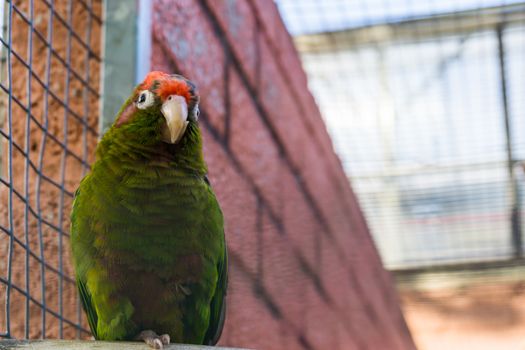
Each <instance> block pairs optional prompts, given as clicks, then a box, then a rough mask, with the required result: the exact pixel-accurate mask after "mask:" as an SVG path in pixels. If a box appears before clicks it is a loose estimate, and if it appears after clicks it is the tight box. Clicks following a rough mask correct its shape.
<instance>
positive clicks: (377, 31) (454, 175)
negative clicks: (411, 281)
mask: <svg viewBox="0 0 525 350" xmlns="http://www.w3.org/2000/svg"><path fill="white" fill-rule="evenodd" d="M277 4H278V6H279V8H280V10H281V14H282V15H283V18H284V20H285V22H286V23H287V26H288V28H289V29H290V30H291V32H292V34H294V36H295V41H296V44H297V47H298V49H299V51H300V53H301V56H302V59H303V65H304V68H305V69H306V71H307V73H308V76H309V84H310V88H311V90H312V92H313V93H314V95H315V97H316V99H317V102H318V104H319V105H320V108H321V110H322V112H323V116H324V118H325V120H326V123H327V126H328V129H329V132H330V133H331V134H332V137H333V140H334V145H335V148H336V150H337V152H338V153H339V155H340V157H341V159H342V161H343V164H344V166H345V169H346V170H347V173H348V175H349V177H350V178H351V180H352V184H353V187H354V189H355V190H356V192H357V193H358V196H359V199H360V202H361V205H362V207H363V209H364V211H365V214H366V216H367V218H368V221H369V223H370V226H371V229H372V233H373V235H374V237H375V240H376V243H377V245H378V247H379V248H380V251H381V253H382V257H383V259H384V262H385V263H386V265H387V266H388V267H390V268H394V269H406V268H417V267H421V266H439V265H442V264H458V263H467V262H485V261H493V260H509V261H511V260H512V261H515V259H518V260H517V261H521V259H522V257H523V253H522V252H523V242H522V239H521V231H522V223H521V222H522V221H523V220H522V217H523V206H522V202H523V188H522V187H523V180H524V176H523V167H522V166H523V161H524V159H525V139H524V138H523V135H522V134H523V133H521V132H520V130H523V127H524V123H525V114H524V113H523V111H524V110H525V109H524V105H525V98H524V96H525V91H524V89H523V86H525V64H524V62H525V3H523V2H517V1H500V0H490V1H480V0H477V1H476V0H464V1H457V2H443V1H418V2H415V1H410V0H394V1H386V0H373V1H364V0H352V1H343V0H329V1H323V2H320V1H303V0H301V1H298V0H279V1H277ZM506 126H508V128H507V127H506ZM520 221H521V222H520Z"/></svg>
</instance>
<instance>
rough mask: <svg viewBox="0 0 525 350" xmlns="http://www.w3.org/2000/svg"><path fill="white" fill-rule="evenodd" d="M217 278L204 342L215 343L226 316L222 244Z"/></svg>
mask: <svg viewBox="0 0 525 350" xmlns="http://www.w3.org/2000/svg"><path fill="white" fill-rule="evenodd" d="M217 268H218V272H219V278H218V281H217V287H216V288H215V294H214V296H213V298H212V300H211V305H210V325H209V326H208V330H207V331H206V335H205V336H204V344H207V345H215V344H216V343H217V342H218V341H219V338H220V337H221V333H222V329H223V327H224V318H225V316H226V290H227V287H228V251H227V250H226V245H225V246H224V258H223V259H222V260H221V261H220V262H219V265H218V266H217Z"/></svg>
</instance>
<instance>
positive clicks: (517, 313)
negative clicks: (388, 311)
mask: <svg viewBox="0 0 525 350" xmlns="http://www.w3.org/2000/svg"><path fill="white" fill-rule="evenodd" d="M524 271H525V270H524V269H520V270H519V271H518V272H516V271H514V272H513V273H512V278H502V277H501V275H499V276H494V275H491V274H489V275H485V276H483V275H478V276H475V277H472V276H468V275H466V276H463V277H461V276H453V277H452V279H448V278H444V277H443V276H433V277H427V278H426V282H424V283H423V284H424V285H423V286H422V285H419V286H416V287H414V286H413V285H412V286H410V285H407V284H406V283H401V284H400V285H399V296H400V299H401V302H402V307H403V311H404V314H405V318H406V321H407V323H408V326H409V328H410V330H411V332H412V336H413V338H414V340H415V342H416V344H417V346H418V349H420V350H438V349H439V350H442V349H446V350H456V349H458V350H459V349H461V350H463V349H476V350H485V349H486V350H499V349H501V350H525V273H523V272H524ZM507 277H508V276H507Z"/></svg>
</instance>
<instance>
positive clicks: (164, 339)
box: [136, 330, 170, 349]
mask: <svg viewBox="0 0 525 350" xmlns="http://www.w3.org/2000/svg"><path fill="white" fill-rule="evenodd" d="M136 339H137V340H144V342H145V343H146V344H148V345H149V346H150V347H152V348H153V349H162V348H164V345H168V344H169V343H170V336H169V334H163V335H157V333H155V332H153V331H152V330H147V331H142V332H140V333H139V335H137V337H136Z"/></svg>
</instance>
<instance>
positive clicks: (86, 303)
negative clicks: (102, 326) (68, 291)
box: [77, 276, 98, 339]
mask: <svg viewBox="0 0 525 350" xmlns="http://www.w3.org/2000/svg"><path fill="white" fill-rule="evenodd" d="M77 287H78V292H79V294H80V300H81V301H82V307H83V308H84V311H85V312H86V316H87V320H88V323H89V328H91V333H92V334H93V336H94V337H95V339H98V337H97V321H98V316H97V311H96V310H95V307H94V306H93V304H92V302H91V294H90V293H89V290H88V289H87V286H86V284H85V283H84V281H83V280H82V279H80V278H79V277H78V276H77Z"/></svg>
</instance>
